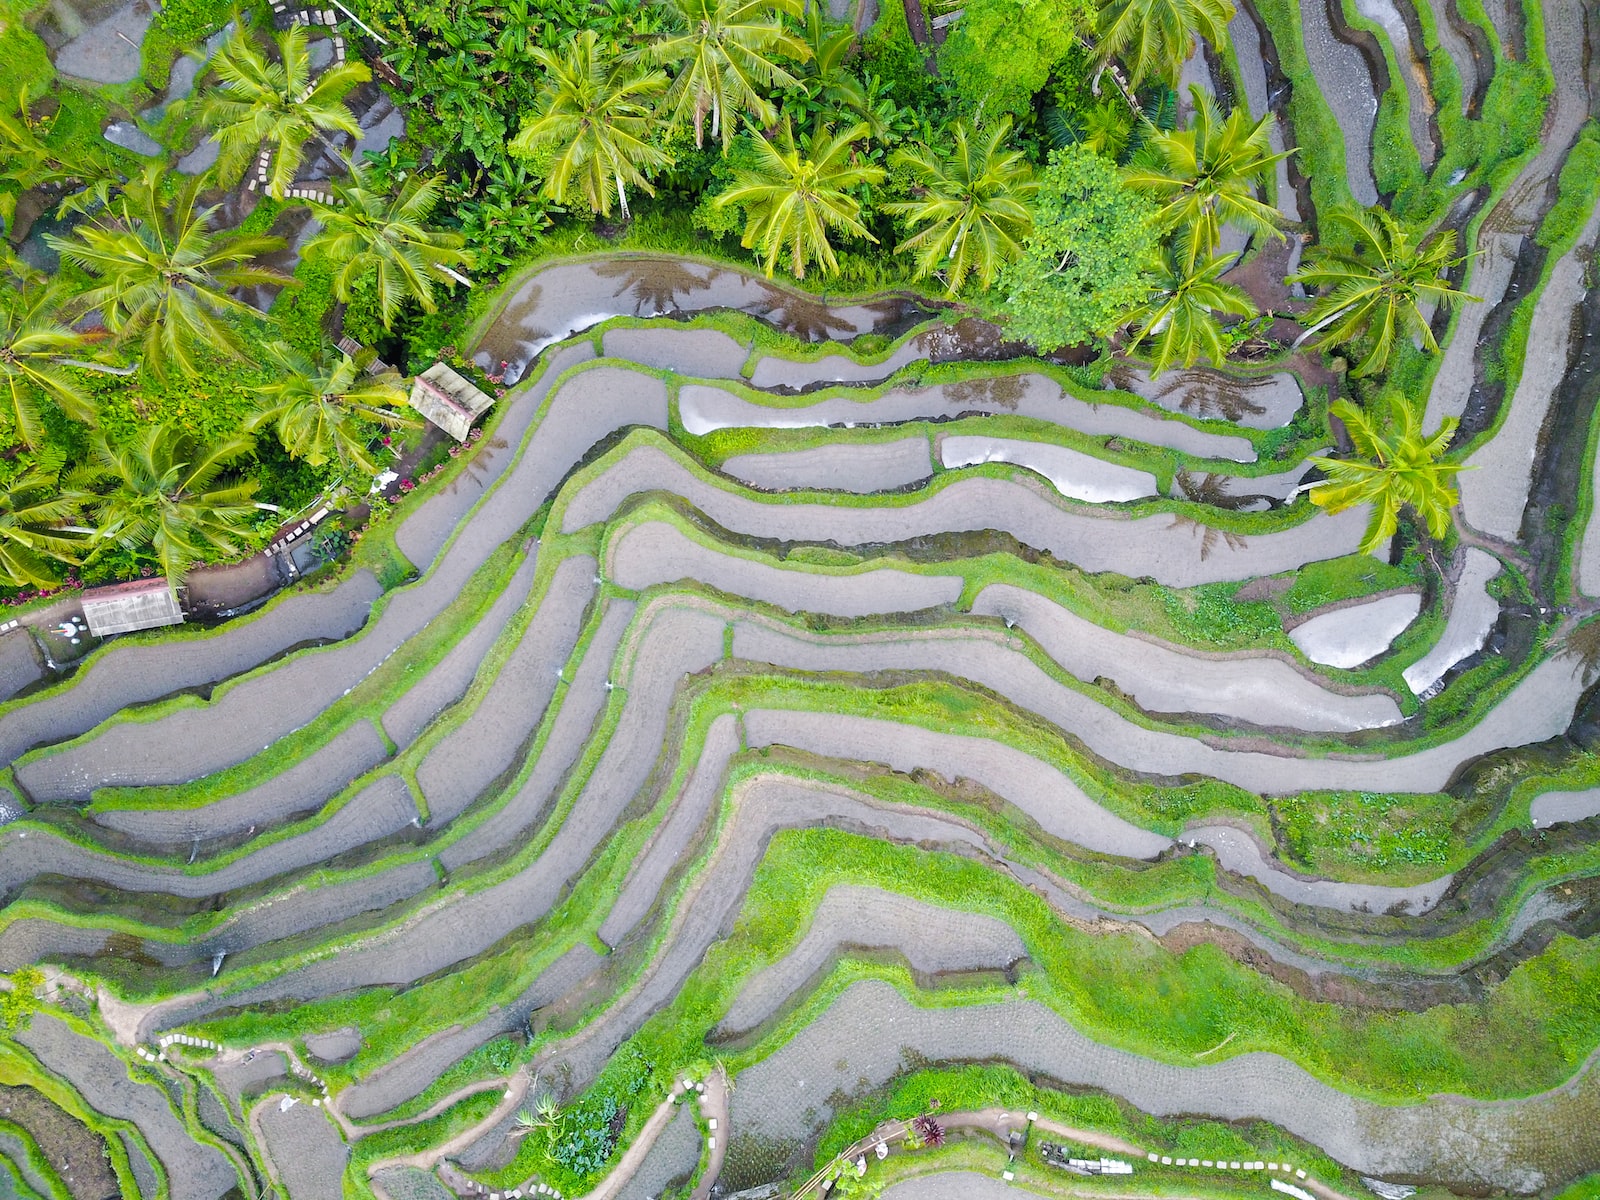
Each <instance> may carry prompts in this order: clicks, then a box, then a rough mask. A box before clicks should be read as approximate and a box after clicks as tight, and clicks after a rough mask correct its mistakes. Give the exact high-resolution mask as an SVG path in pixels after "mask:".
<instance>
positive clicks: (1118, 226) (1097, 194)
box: [1000, 146, 1156, 352]
mask: <svg viewBox="0 0 1600 1200" xmlns="http://www.w3.org/2000/svg"><path fill="white" fill-rule="evenodd" d="M1155 212H1156V210H1155V206H1154V205H1153V204H1151V203H1150V202H1149V201H1148V200H1146V199H1144V198H1143V197H1142V196H1140V195H1139V194H1138V193H1136V192H1133V191H1130V190H1129V189H1128V188H1127V186H1126V185H1124V183H1123V182H1122V177H1121V175H1120V174H1119V173H1118V171H1117V168H1116V167H1115V165H1113V164H1112V163H1111V162H1110V161H1109V160H1107V159H1104V158H1102V157H1100V155H1098V154H1096V153H1095V152H1094V151H1092V150H1090V149H1089V148H1088V147H1086V146H1069V147H1068V148H1067V149H1065V150H1058V151H1056V152H1055V153H1054V154H1052V155H1051V156H1050V165H1049V166H1048V167H1046V168H1045V170H1044V172H1043V174H1042V175H1041V176H1040V179H1039V191H1038V196H1037V198H1036V200H1035V203H1034V220H1033V232H1032V233H1030V234H1029V235H1028V237H1027V238H1026V240H1025V241H1024V243H1023V252H1022V255H1021V257H1020V258H1018V259H1017V260H1016V261H1014V262H1012V263H1010V264H1009V265H1008V266H1006V267H1005V269H1004V270H1003V271H1002V272H1001V275H1000V291H1001V293H1002V294H1003V295H1004V296H1005V298H1006V299H1005V311H1006V312H1007V313H1008V314H1009V319H1008V322H1007V328H1008V329H1009V330H1010V331H1011V332H1012V333H1014V334H1016V335H1017V336H1018V337H1021V338H1024V339H1026V340H1027V341H1028V342H1030V343H1032V345H1034V346H1035V347H1036V348H1038V349H1039V350H1042V351H1046V352H1048V351H1050V350H1054V349H1056V348H1057V347H1060V346H1070V345H1075V344H1078V343H1081V342H1087V341H1090V340H1092V339H1094V338H1096V337H1099V336H1101V335H1102V334H1104V333H1106V332H1107V331H1109V330H1110V329H1112V328H1113V327H1115V326H1116V325H1117V324H1118V323H1119V322H1120V321H1121V320H1122V318H1123V316H1124V314H1126V313H1127V312H1128V311H1129V310H1131V309H1133V308H1134V307H1135V306H1137V305H1139V304H1141V303H1143V302H1144V299H1145V297H1146V296H1147V295H1148V294H1149V291H1150V280H1149V275H1148V270H1147V265H1148V263H1149V262H1150V259H1151V256H1152V254H1153V252H1154V248H1155V244H1156V233H1155Z"/></svg>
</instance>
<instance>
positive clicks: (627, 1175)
mask: <svg viewBox="0 0 1600 1200" xmlns="http://www.w3.org/2000/svg"><path fill="white" fill-rule="evenodd" d="M682 1097H683V1084H682V1082H681V1081H680V1082H678V1083H674V1084H673V1085H672V1092H671V1094H670V1095H669V1096H668V1097H667V1098H666V1099H665V1100H663V1101H662V1102H661V1103H660V1104H658V1105H657V1106H656V1110H655V1112H653V1113H651V1114H650V1116H649V1118H648V1119H647V1120H646V1121H645V1123H644V1124H643V1125H642V1126H641V1127H640V1129H639V1132H638V1133H636V1134H635V1135H634V1138H633V1141H632V1142H631V1143H630V1144H629V1146H628V1148H627V1149H626V1150H624V1151H623V1152H622V1157H621V1158H619V1159H618V1160H617V1165H616V1166H614V1167H612V1168H611V1170H610V1172H609V1173H608V1174H607V1175H606V1177H605V1178H604V1179H602V1180H601V1181H600V1183H599V1185H598V1186H596V1187H595V1189H594V1190H593V1191H592V1192H590V1193H589V1194H588V1196H587V1197H586V1198H585V1200H612V1197H614V1196H615V1195H616V1194H617V1193H618V1192H620V1191H621V1190H622V1189H623V1188H625V1187H627V1186H628V1180H630V1179H632V1178H633V1177H634V1176H635V1175H636V1174H638V1171H639V1168H640V1167H641V1166H643V1165H644V1160H645V1157H646V1156H647V1155H648V1154H649V1153H650V1151H651V1149H652V1148H653V1147H654V1146H655V1144H656V1139H657V1138H659V1137H660V1136H661V1135H662V1134H663V1133H665V1132H666V1129H667V1126H668V1125H670V1124H671V1123H672V1118H673V1117H674V1116H675V1115H677V1112H678V1102H679V1100H680V1099H681V1098H682Z"/></svg>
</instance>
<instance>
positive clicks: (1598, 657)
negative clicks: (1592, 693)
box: [1556, 621, 1600, 686]
mask: <svg viewBox="0 0 1600 1200" xmlns="http://www.w3.org/2000/svg"><path fill="white" fill-rule="evenodd" d="M1556 644H1557V645H1558V646H1559V647H1560V649H1559V650H1558V651H1557V653H1558V654H1559V655H1560V656H1561V657H1562V658H1570V659H1572V660H1574V663H1575V665H1574V667H1573V670H1574V671H1579V670H1581V671H1582V672H1583V682H1584V685H1585V686H1588V684H1590V683H1591V682H1593V680H1594V678H1595V676H1597V675H1600V621H1585V622H1584V623H1583V624H1581V625H1579V626H1577V627H1576V628H1574V629H1572V630H1570V631H1569V632H1568V633H1567V634H1566V635H1565V636H1564V637H1562V638H1560V639H1558V641H1557V643H1556Z"/></svg>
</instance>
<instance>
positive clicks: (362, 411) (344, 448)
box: [247, 342, 416, 474]
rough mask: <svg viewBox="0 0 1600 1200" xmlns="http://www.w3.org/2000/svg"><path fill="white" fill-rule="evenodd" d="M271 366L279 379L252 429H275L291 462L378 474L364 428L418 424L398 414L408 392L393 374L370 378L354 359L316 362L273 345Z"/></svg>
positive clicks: (265, 394) (266, 391)
mask: <svg viewBox="0 0 1600 1200" xmlns="http://www.w3.org/2000/svg"><path fill="white" fill-rule="evenodd" d="M266 360H267V363H268V365H269V366H271V367H273V368H274V369H275V370H276V372H277V377H276V378H275V379H274V380H273V382H272V383H269V384H266V385H264V386H263V387H262V388H261V389H260V391H261V397H262V400H263V401H264V403H263V404H262V406H261V407H260V409H258V410H257V412H256V414H255V416H254V417H252V418H251V419H250V422H249V425H248V426H247V428H248V429H249V430H251V431H254V430H257V429H260V428H261V427H262V426H265V425H271V426H272V427H273V431H274V432H275V433H276V434H277V436H278V440H279V441H280V442H282V443H283V448H284V449H285V450H287V451H288V452H289V457H291V458H303V459H305V460H306V462H308V463H310V464H311V465H312V466H314V467H316V466H321V465H322V464H323V463H325V462H327V461H328V460H329V459H331V458H337V459H338V460H339V461H340V462H341V463H342V464H344V466H345V467H346V468H354V469H358V470H361V471H366V472H368V473H369V474H371V473H376V471H377V464H376V463H374V462H373V460H372V456H371V454H369V453H368V451H367V441H368V437H369V433H368V430H367V429H365V428H363V427H362V423H363V422H372V423H373V424H376V425H381V426H383V427H384V428H388V429H393V428H396V427H397V426H401V425H415V424H416V422H415V421H414V420H412V419H410V418H409V417H406V416H404V415H402V414H401V413H397V412H395V411H394V409H395V408H396V407H397V406H398V405H401V404H403V403H405V399H406V391H405V388H404V387H403V386H402V384H401V382H400V376H399V375H397V374H394V373H393V372H386V373H385V374H382V375H379V376H377V377H376V378H374V377H372V376H364V375H362V373H361V371H360V369H359V368H358V367H357V366H356V364H355V360H354V359H352V358H351V357H350V356H349V355H345V354H342V355H340V356H339V357H338V358H337V359H336V360H333V361H329V359H328V357H327V356H326V355H324V356H319V357H317V358H312V357H310V356H309V355H307V354H304V353H302V352H301V351H299V350H297V349H295V348H294V347H293V346H290V345H288V344H287V343H285V342H272V343H270V344H269V345H268V346H267V348H266Z"/></svg>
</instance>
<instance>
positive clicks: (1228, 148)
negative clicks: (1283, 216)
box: [1127, 86, 1294, 265]
mask: <svg viewBox="0 0 1600 1200" xmlns="http://www.w3.org/2000/svg"><path fill="white" fill-rule="evenodd" d="M1190 94H1191V95H1192V96H1193V97H1194V123H1193V124H1192V125H1191V126H1190V127H1189V128H1188V129H1176V130H1170V131H1168V130H1159V129H1158V130H1156V131H1155V132H1154V133H1152V134H1151V135H1149V137H1147V139H1146V141H1145V148H1144V149H1143V150H1142V151H1141V152H1140V155H1139V157H1138V158H1137V159H1136V160H1135V162H1134V164H1133V166H1132V167H1131V168H1130V169H1129V170H1128V173H1127V179H1128V186H1129V187H1131V188H1133V189H1134V190H1135V191H1138V192H1142V193H1143V194H1145V195H1146V196H1149V197H1150V198H1151V199H1153V200H1155V201H1156V202H1157V203H1158V204H1160V205H1161V212H1160V214H1159V216H1158V217H1157V222H1158V224H1159V226H1160V228H1161V231H1162V232H1163V233H1174V232H1177V231H1179V230H1187V231H1188V243H1187V244H1188V258H1189V264H1190V265H1193V264H1194V263H1195V262H1197V261H1200V260H1202V259H1206V258H1209V257H1211V255H1213V254H1215V253H1216V251H1217V247H1218V246H1219V245H1220V244H1221V242H1222V227H1223V226H1224V225H1237V226H1239V227H1240V228H1242V229H1246V230H1249V231H1250V232H1251V233H1261V234H1277V228H1278V226H1277V221H1278V210H1277V209H1275V208H1273V207H1272V206H1271V205H1269V204H1264V203H1262V202H1261V201H1260V200H1258V199H1256V194H1255V189H1256V185H1257V184H1258V183H1260V182H1261V181H1262V180H1263V179H1264V178H1265V177H1266V173H1267V172H1268V171H1269V170H1270V169H1271V168H1272V165H1273V164H1274V163H1276V162H1278V161H1279V160H1280V159H1284V158H1287V157H1288V156H1289V155H1290V154H1292V153H1294V151H1292V150H1285V151H1284V152H1282V153H1281V154H1274V153H1273V152H1272V144H1271V142H1270V140H1269V136H1270V135H1269V128H1270V123H1271V122H1272V121H1273V119H1274V118H1273V116H1272V114H1270V113H1268V114H1267V115H1266V116H1264V117H1262V118H1261V119H1260V120H1259V121H1254V122H1252V121H1251V120H1250V114H1249V113H1248V112H1246V111H1245V110H1244V109H1243V108H1242V107H1241V108H1235V109H1234V110H1233V111H1232V112H1230V113H1229V114H1228V116H1227V119H1225V120H1224V119H1223V116H1222V112H1221V110H1220V109H1218V108H1217V102H1216V101H1215V100H1213V99H1212V98H1211V96H1210V95H1209V94H1208V93H1207V92H1205V91H1203V90H1202V89H1201V88H1199V87H1198V86H1196V87H1193V88H1191V89H1190ZM1277 236H1279V237H1282V235H1281V234H1277Z"/></svg>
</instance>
